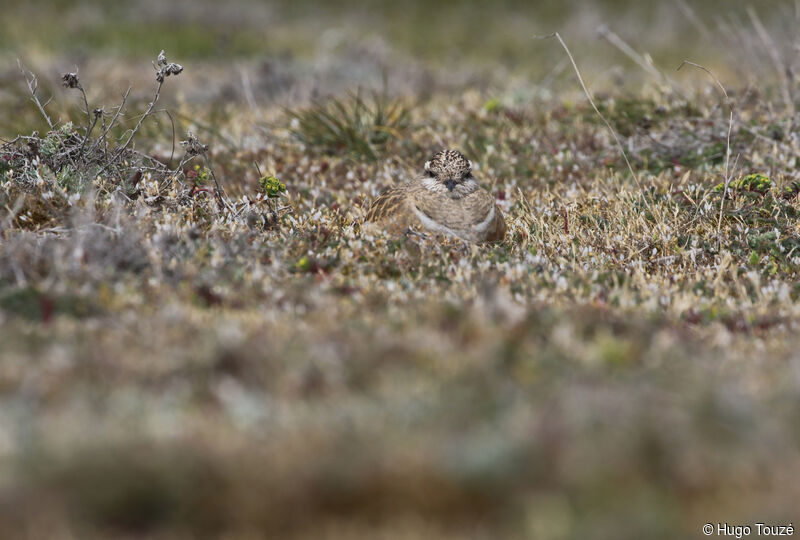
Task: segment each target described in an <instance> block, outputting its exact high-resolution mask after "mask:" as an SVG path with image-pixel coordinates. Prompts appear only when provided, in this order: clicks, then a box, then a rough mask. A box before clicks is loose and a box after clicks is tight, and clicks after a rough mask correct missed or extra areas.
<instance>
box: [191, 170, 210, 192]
mask: <svg viewBox="0 0 800 540" xmlns="http://www.w3.org/2000/svg"><path fill="white" fill-rule="evenodd" d="M186 178H187V180H189V181H190V182H191V183H192V186H193V187H194V188H195V189H199V188H202V187H204V186H205V185H206V184H207V183H208V181H209V179H210V178H211V174H210V173H209V171H208V169H206V168H205V167H201V166H200V165H195V166H194V169H192V170H190V171H189V172H187V173H186Z"/></svg>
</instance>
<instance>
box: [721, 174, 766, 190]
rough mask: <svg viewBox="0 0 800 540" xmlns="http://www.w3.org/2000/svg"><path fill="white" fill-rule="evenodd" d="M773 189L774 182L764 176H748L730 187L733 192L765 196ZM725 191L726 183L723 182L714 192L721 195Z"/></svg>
mask: <svg viewBox="0 0 800 540" xmlns="http://www.w3.org/2000/svg"><path fill="white" fill-rule="evenodd" d="M771 187H772V180H770V179H769V177H768V176H765V175H763V174H748V175H747V176H745V177H744V178H740V179H739V180H734V181H732V182H731V183H730V184H729V185H728V189H729V190H731V191H739V192H743V191H754V192H757V193H761V194H764V193H766V192H767V191H769V189H770V188H771ZM724 190H725V183H724V182H721V183H719V184H717V185H716V186H714V191H715V192H716V193H721V192H723V191H724Z"/></svg>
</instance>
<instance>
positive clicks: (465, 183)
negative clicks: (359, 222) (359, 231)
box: [365, 150, 506, 243]
mask: <svg viewBox="0 0 800 540" xmlns="http://www.w3.org/2000/svg"><path fill="white" fill-rule="evenodd" d="M365 221H366V222H371V223H375V224H377V225H379V226H381V227H382V228H384V229H387V230H389V231H391V232H395V233H398V234H399V233H404V232H406V231H407V230H409V229H411V230H413V229H419V228H423V229H426V230H428V231H430V232H433V233H439V234H444V235H447V236H453V237H456V238H460V239H462V240H464V241H466V242H476V243H478V242H499V241H501V240H503V238H504V237H505V235H506V222H505V219H504V218H503V213H502V212H501V211H500V208H499V207H498V206H497V204H495V200H494V197H493V196H492V195H491V194H489V192H488V191H486V190H485V189H483V188H482V187H480V186H479V185H478V183H477V182H476V181H475V179H474V178H473V176H472V164H471V163H470V161H469V160H468V159H467V158H465V157H464V155H463V154H461V152H458V151H456V150H442V151H441V152H437V153H436V154H434V155H433V157H431V159H430V160H428V161H427V162H425V174H424V175H423V176H421V177H418V178H416V179H414V180H411V181H410V182H406V183H405V184H401V185H399V186H397V187H394V188H392V189H390V190H389V191H387V192H386V193H384V194H383V195H381V196H380V197H378V198H377V199H375V202H373V203H372V206H371V207H370V209H369V211H368V212H367V216H366V218H365Z"/></svg>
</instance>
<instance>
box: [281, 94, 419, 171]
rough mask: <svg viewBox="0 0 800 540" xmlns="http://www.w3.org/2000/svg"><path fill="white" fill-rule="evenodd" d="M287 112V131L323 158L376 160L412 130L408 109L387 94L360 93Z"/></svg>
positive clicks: (316, 102) (317, 102) (318, 102)
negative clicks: (387, 148)
mask: <svg viewBox="0 0 800 540" xmlns="http://www.w3.org/2000/svg"><path fill="white" fill-rule="evenodd" d="M286 112H287V114H288V115H289V117H290V118H291V122H290V131H291V132H292V134H293V135H294V136H295V137H296V138H297V140H299V141H300V142H302V143H303V144H305V145H306V146H308V147H311V148H314V149H316V150H318V151H320V152H322V153H324V154H329V155H347V156H350V157H354V158H356V159H360V160H368V161H373V160H375V159H377V158H378V157H379V156H380V155H382V154H383V152H384V151H385V149H386V147H387V146H388V144H389V142H390V141H391V140H393V139H397V138H400V137H402V135H403V134H404V133H405V132H407V131H408V130H409V129H410V127H411V123H410V121H409V109H408V107H406V105H405V104H404V103H402V102H401V101H399V100H395V99H392V98H391V97H390V96H389V95H388V94H387V93H386V92H373V93H371V94H370V95H369V96H368V97H364V96H362V94H361V91H360V90H359V91H357V92H354V93H353V92H351V93H349V94H347V95H346V96H345V97H342V98H330V99H327V100H324V101H315V102H314V103H313V104H312V105H311V106H310V107H308V108H305V109H300V110H296V111H292V110H287V111H286Z"/></svg>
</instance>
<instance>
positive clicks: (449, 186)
mask: <svg viewBox="0 0 800 540" xmlns="http://www.w3.org/2000/svg"><path fill="white" fill-rule="evenodd" d="M457 183H458V182H456V181H455V180H453V179H452V178H448V179H447V180H445V181H444V185H445V186H446V187H447V189H448V190H450V191H453V188H455V187H456V184H457Z"/></svg>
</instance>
